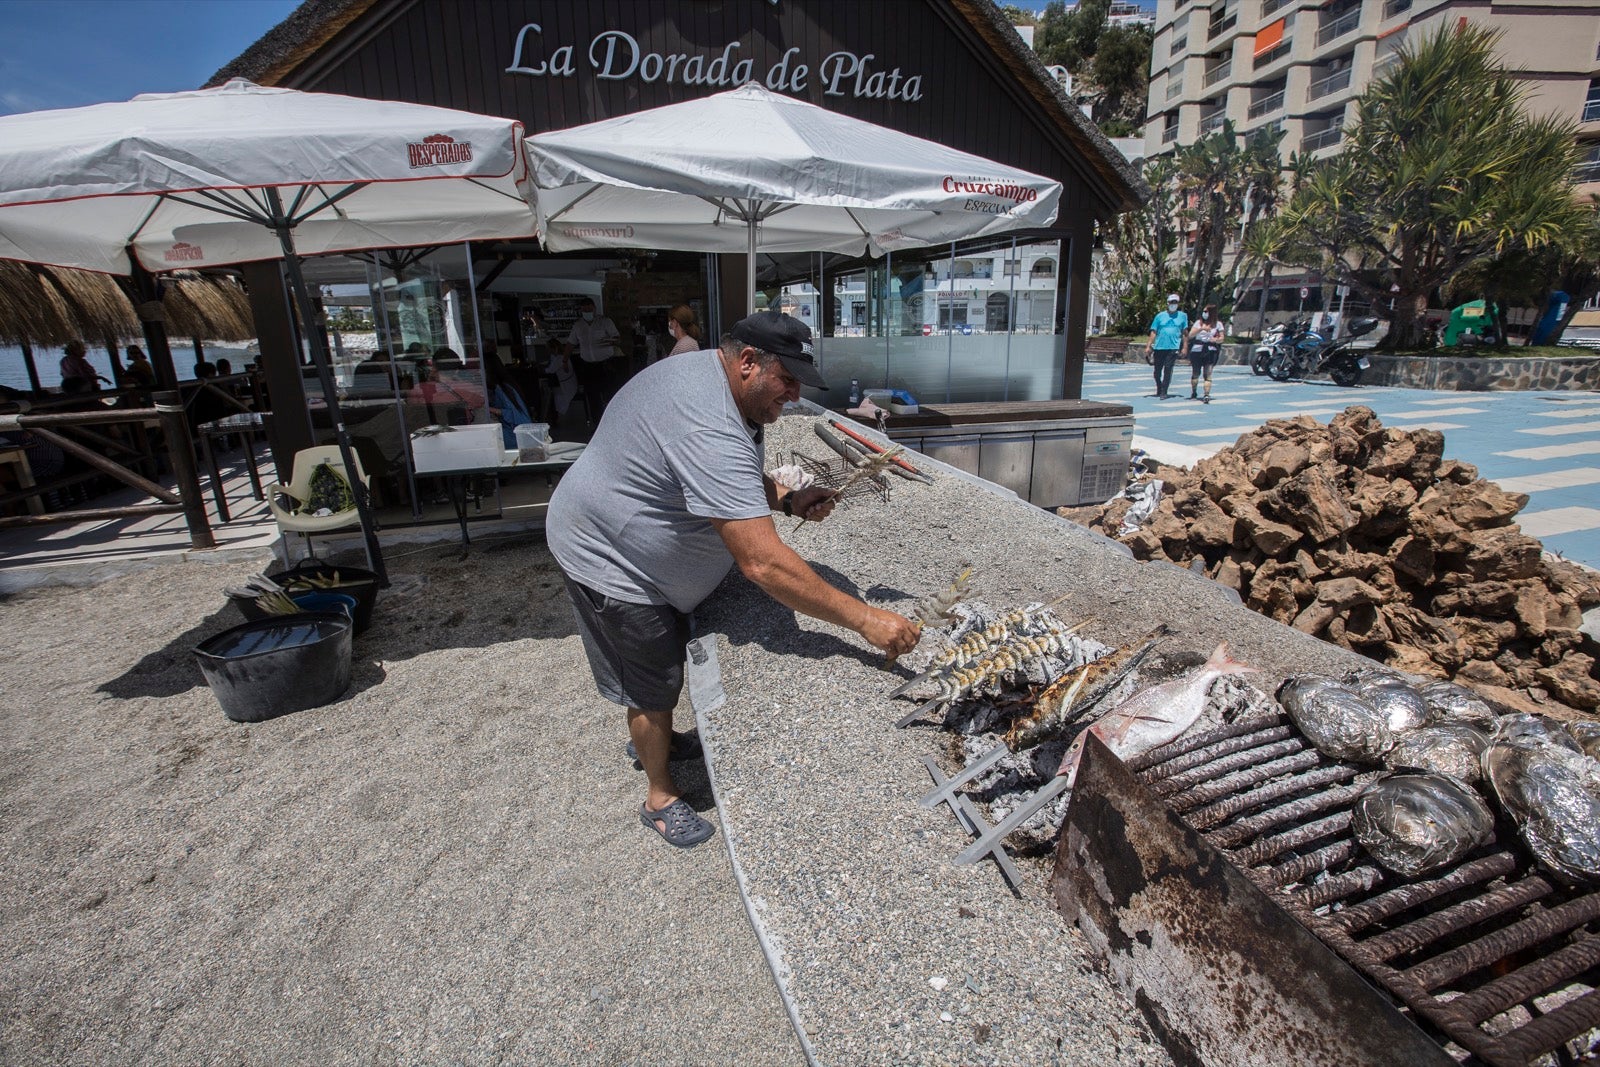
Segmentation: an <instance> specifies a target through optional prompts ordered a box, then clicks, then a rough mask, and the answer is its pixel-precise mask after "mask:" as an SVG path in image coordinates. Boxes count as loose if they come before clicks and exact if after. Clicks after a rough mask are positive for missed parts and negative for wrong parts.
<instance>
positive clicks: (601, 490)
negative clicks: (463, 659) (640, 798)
mask: <svg viewBox="0 0 1600 1067" xmlns="http://www.w3.org/2000/svg"><path fill="white" fill-rule="evenodd" d="M801 385H811V386H817V387H822V388H826V386H825V385H824V383H823V380H822V376H821V375H820V374H818V373H817V368H816V365H815V362H814V361H813V359H812V355H811V331H810V329H809V328H807V327H806V325H805V324H804V323H802V322H800V321H799V320H798V319H795V318H792V317H791V316H788V315H784V314H781V313H779V312H776V311H763V312H758V313H757V314H754V315H751V316H749V317H748V318H744V319H741V320H740V321H739V322H737V323H735V324H734V326H733V328H732V330H730V331H729V334H728V336H726V337H724V338H723V341H722V345H721V347H720V349H711V350H707V351H702V352H693V353H688V354H685V355H681V356H678V357H676V358H674V359H671V360H666V361H663V362H661V363H657V364H655V365H653V366H651V367H648V368H646V369H645V370H644V371H643V372H642V373H640V374H639V375H638V376H636V377H635V378H634V379H633V380H632V381H630V382H629V383H628V384H627V385H626V386H625V387H623V389H622V390H621V391H620V392H619V393H618V394H617V396H616V399H615V400H614V401H613V402H612V403H611V405H610V406H608V407H607V408H606V414H605V417H604V419H603V420H602V421H601V423H600V427H599V429H598V430H597V431H596V433H595V435H594V439H593V440H592V441H591V442H590V443H589V446H588V448H587V449H585V450H584V453H583V455H582V456H581V457H580V458H579V459H578V461H577V463H575V464H574V465H573V467H572V470H571V471H569V472H568V473H567V475H566V476H565V477H564V478H562V480H561V484H560V485H559V486H558V487H557V489H556V492H555V495H554V497H553V498H552V499H551V501H550V512H549V516H548V520H547V523H546V533H547V537H548V539H549V544H550V550H551V552H552V553H553V554H554V555H555V558H556V562H558V563H559V564H560V565H561V569H562V571H563V572H564V573H565V575H566V584H567V594H568V595H569V596H570V597H571V598H572V604H573V609H574V612H575V613H576V615H577V618H578V631H579V634H580V635H581V636H582V638H583V646H584V651H585V652H586V653H587V654H588V657H589V666H590V669H591V670H592V671H593V672H594V679H595V684H596V686H597V687H598V688H599V690H600V695H601V696H603V697H605V698H606V699H607V700H610V701H612V702H614V703H616V704H620V705H622V706H623V707H625V708H627V709H628V733H629V736H630V737H631V738H632V745H631V747H632V748H633V749H634V751H635V752H636V753H637V758H638V760H639V762H640V764H641V765H642V766H643V767H644V771H645V776H646V779H647V781H648V783H649V784H648V788H647V790H646V794H645V802H644V804H643V805H642V806H641V807H640V809H639V819H640V821H641V822H642V823H643V824H644V825H645V826H647V827H649V828H650V829H652V830H654V831H655V832H656V833H658V834H660V835H661V836H662V837H663V838H664V839H665V840H666V841H667V842H668V843H669V844H672V845H675V846H677V847H679V848H690V847H693V846H694V845H697V844H699V843H700V842H701V841H704V840H706V839H707V838H708V837H710V836H711V834H712V832H713V830H712V826H711V824H710V823H708V822H706V821H705V820H704V819H702V818H701V817H700V816H699V815H698V814H697V813H696V812H695V810H694V809H693V808H692V807H690V806H689V804H688V803H687V802H686V801H684V800H683V799H682V798H681V797H680V796H679V795H678V790H677V786H676V785H675V784H674V782H673V779H672V773H671V770H670V768H669V766H668V765H669V763H670V762H675V761H679V760H684V759H692V758H694V757H696V756H698V755H699V754H700V742H699V738H698V737H697V736H696V735H694V734H693V733H680V734H675V733H674V732H673V730H672V712H673V708H674V707H676V706H677V703H678V697H679V694H680V693H681V692H682V689H683V660H684V645H685V644H686V643H687V642H688V640H689V636H690V635H689V612H691V611H693V610H694V609H695V607H696V606H698V605H699V604H700V602H701V601H703V600H704V599H705V598H706V597H707V596H709V595H710V594H711V591H712V590H713V589H715V588H716V587H717V585H718V583H719V582H721V581H722V579H723V577H724V576H725V575H726V574H727V573H728V570H729V569H730V568H731V567H732V566H733V565H734V564H737V565H738V567H739V570H740V571H741V572H742V573H743V574H744V576H745V577H747V578H749V579H750V580H751V581H752V582H754V583H755V584H756V585H758V586H760V587H761V588H762V589H763V590H765V591H766V592H767V593H768V594H769V595H770V596H772V597H773V599H775V600H777V601H779V602H780V603H782V604H784V605H786V606H788V607H790V608H793V609H794V610H796V611H799V612H802V613H804V614H806V615H810V616H811V617H813V618H816V619H821V620H823V621H824V622H831V623H834V624H836V625H839V626H844V627H848V628H849V629H851V630H854V631H855V632H856V633H858V634H860V635H861V636H862V638H864V639H865V640H866V641H867V642H868V643H869V644H872V645H874V646H875V647H877V648H880V649H882V650H883V651H884V652H886V653H888V654H890V655H901V654H904V653H906V652H909V651H911V649H912V648H914V647H915V646H916V643H917V639H918V637H919V636H920V631H919V629H918V627H917V625H916V624H915V623H913V622H911V621H910V620H909V619H907V618H905V617H904V616H902V615H897V614H895V613H894V612H891V611H883V610H881V609H878V608H874V607H872V606H870V605H868V604H866V603H864V602H862V601H861V600H858V599H857V598H855V597H853V596H851V595H849V594H848V593H844V592H842V591H840V590H838V589H835V588H834V587H833V586H831V585H829V584H828V583H827V582H825V581H823V580H822V579H821V578H820V577H818V576H817V573H816V572H815V571H813V570H812V569H811V567H810V566H809V565H807V563H806V562H805V560H803V559H801V558H800V556H799V555H798V554H797V553H795V551H794V550H793V549H791V548H790V547H789V546H788V545H786V544H784V542H783V541H782V539H781V538H779V536H778V532H777V529H776V528H775V527H774V526H773V522H772V513H773V512H774V511H779V512H782V513H783V514H784V515H790V516H796V517H799V518H803V519H806V520H808V521H813V522H817V521H821V520H823V519H825V518H827V517H828V515H829V514H831V513H832V511H833V504H834V495H833V492H832V491H831V490H828V489H824V488H821V487H817V486H813V487H810V488H806V489H795V490H791V489H787V488H785V487H783V486H780V485H777V484H776V483H774V482H773V480H772V479H771V478H769V477H767V476H766V475H765V474H764V473H763V472H762V468H761V463H762V457H761V434H762V427H763V426H765V425H769V424H771V423H773V422H776V421H777V419H778V417H779V415H780V414H782V412H783V406H784V404H785V403H788V402H792V401H794V400H797V399H799V396H800V386H801Z"/></svg>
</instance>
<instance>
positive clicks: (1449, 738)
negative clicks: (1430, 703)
mask: <svg viewBox="0 0 1600 1067" xmlns="http://www.w3.org/2000/svg"><path fill="white" fill-rule="evenodd" d="M1488 747H1489V735H1488V734H1486V733H1484V732H1483V731H1482V730H1479V729H1477V728H1476V727H1472V726H1468V725H1467V724H1466V723H1464V722H1436V723H1433V724H1432V725H1431V726H1424V727H1422V729H1420V730H1411V731H1409V732H1407V733H1405V734H1402V735H1401V737H1400V739H1399V740H1398V741H1396V742H1395V743H1394V747H1393V748H1391V749H1390V750H1389V751H1388V752H1385V753H1384V754H1383V762H1384V765H1385V766H1387V767H1388V768H1389V769H1391V770H1402V769H1412V770H1419V771H1427V772H1429V773H1430V774H1448V775H1449V776H1450V777H1452V778H1459V779H1461V780H1462V781H1463V782H1466V783H1467V784H1468V785H1471V784H1473V783H1474V782H1478V781H1481V780H1482V778H1483V753H1484V750H1486V749H1487V748H1488Z"/></svg>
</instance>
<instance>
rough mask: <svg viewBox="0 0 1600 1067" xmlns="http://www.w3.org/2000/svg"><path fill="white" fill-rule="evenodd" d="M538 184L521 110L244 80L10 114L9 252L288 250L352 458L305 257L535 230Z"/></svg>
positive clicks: (157, 264)
mask: <svg viewBox="0 0 1600 1067" xmlns="http://www.w3.org/2000/svg"><path fill="white" fill-rule="evenodd" d="M527 193H528V186H527V166H526V159H525V157H524V156H523V150H522V124H521V123H519V122H516V121H514V120H511V119H501V118H488V117H485V116H481V115H473V114H469V113H467V112H463V111H451V110H447V109H445V108H436V107H427V106H424V105H420V104H407V103H397V102H393V101H385V100H365V99H360V98H357V97H347V96H335V95H332V94H327V93H304V92H297V91H294V90H291V89H274V88H265V87H262V86H258V85H252V84H251V83H249V82H246V81H231V82H228V83H227V84H226V85H223V86H220V87H218V88H215V89H201V90H198V91H195V92H185V93H161V94H147V95H144V96H137V97H134V98H133V99H132V100H129V101H127V102H126V103H118V104H96V105H94V106H91V107H83V108H73V109H69V110H63V111H38V112H31V113H28V114H22V115H10V116H6V117H4V118H0V259H18V260H24V261H27V262H32V263H48V264H55V265H59V266H67V267H82V268H86V269H89V270H98V271H108V272H111V273H116V274H131V273H133V270H134V265H135V263H137V265H138V266H140V267H142V268H143V269H144V270H147V271H150V272H152V273H156V272H160V271H164V270H172V269H176V268H194V267H203V266H213V265H222V264H230V263H243V262H249V261H253V260H264V259H276V258H279V257H282V258H283V260H284V262H285V264H286V267H287V270H288V276H289V283H290V287H291V289H292V290H293V293H294V298H295V302H296V304H297V306H298V307H299V312H300V320H301V322H302V323H304V324H305V325H306V327H307V330H306V332H307V333H308V334H309V335H310V336H309V338H308V339H309V340H310V342H311V352H312V361H313V362H314V363H315V365H316V368H317V374H318V377H319V379H320V381H321V383H322V392H323V396H324V398H325V399H326V401H327V403H328V407H329V411H330V413H331V415H332V419H333V425H334V430H335V432H336V434H337V436H338V440H339V447H340V451H341V454H342V455H343V457H344V461H345V468H346V469H347V470H352V471H353V470H355V469H356V465H355V463H354V460H353V458H352V454H351V451H350V440H349V434H348V433H347V432H346V430H345V426H344V419H343V417H342V416H341V414H340V412H339V406H338V397H337V395H336V393H335V389H334V380H333V373H332V370H331V367H330V364H329V360H328V353H327V345H326V341H325V339H324V338H323V336H322V334H321V331H319V330H316V329H312V328H311V324H312V323H313V322H314V321H315V318H314V311H313V306H312V303H311V297H310V293H309V292H308V290H307V288H306V283H305V278H304V276H303V273H302V271H301V268H300V257H301V256H302V255H307V254H312V255H314V254H319V253H325V252H339V251H352V250H356V249H369V248H390V247H411V246H416V245H431V244H446V243H452V242H457V241H467V240H473V239H479V238H490V237H501V238H508V237H531V236H533V234H534V233H535V222H534V218H533V214H532V210H531V207H530V205H529V201H528V195H527ZM352 482H353V483H356V484H353V486H352V488H353V489H354V490H355V496H356V505H357V508H358V510H359V512H360V515H361V527H362V533H363V536H364V537H365V540H366V546H367V556H368V558H369V560H370V561H371V563H372V565H373V569H374V570H376V571H377V572H378V573H379V574H380V575H382V574H383V572H384V568H383V562H382V555H381V553H380V551H379V548H378V542H377V536H376V533H375V531H374V526H373V521H372V515H371V508H370V505H369V502H368V500H367V495H366V492H365V489H364V487H362V486H361V485H360V484H359V483H358V482H357V480H355V479H352Z"/></svg>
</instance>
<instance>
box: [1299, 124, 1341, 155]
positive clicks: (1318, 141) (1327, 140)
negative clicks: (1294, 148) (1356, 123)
mask: <svg viewBox="0 0 1600 1067" xmlns="http://www.w3.org/2000/svg"><path fill="white" fill-rule="evenodd" d="M1343 137H1344V127H1343V126H1342V125H1340V126H1329V127H1328V128H1327V129H1325V130H1318V131H1317V132H1316V133H1313V134H1309V135H1307V136H1306V137H1305V138H1304V139H1302V140H1301V142H1300V151H1302V152H1315V151H1316V150H1317V149H1319V148H1327V147H1328V146H1329V145H1333V144H1338V143H1339V141H1340V140H1341V139H1343Z"/></svg>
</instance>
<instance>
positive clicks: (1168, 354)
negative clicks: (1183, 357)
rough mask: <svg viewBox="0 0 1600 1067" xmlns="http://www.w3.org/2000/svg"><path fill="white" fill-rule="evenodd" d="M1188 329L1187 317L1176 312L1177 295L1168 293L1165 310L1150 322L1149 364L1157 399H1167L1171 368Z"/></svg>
mask: <svg viewBox="0 0 1600 1067" xmlns="http://www.w3.org/2000/svg"><path fill="white" fill-rule="evenodd" d="M1188 329H1189V316H1188V315H1185V314H1184V313H1183V312H1181V311H1179V310H1178V294H1177V293H1168V294H1167V310H1165V311H1158V312H1156V317H1155V318H1153V319H1151V320H1150V362H1151V363H1152V364H1154V365H1155V375H1156V397H1157V399H1160V400H1165V399H1167V387H1168V386H1170V385H1171V384H1172V368H1173V365H1174V364H1176V363H1177V362H1178V353H1179V351H1180V350H1181V349H1182V348H1183V337H1184V334H1185V333H1186V332H1187V331H1188Z"/></svg>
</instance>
